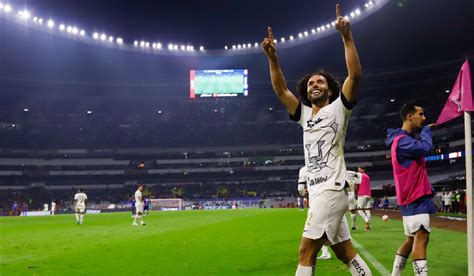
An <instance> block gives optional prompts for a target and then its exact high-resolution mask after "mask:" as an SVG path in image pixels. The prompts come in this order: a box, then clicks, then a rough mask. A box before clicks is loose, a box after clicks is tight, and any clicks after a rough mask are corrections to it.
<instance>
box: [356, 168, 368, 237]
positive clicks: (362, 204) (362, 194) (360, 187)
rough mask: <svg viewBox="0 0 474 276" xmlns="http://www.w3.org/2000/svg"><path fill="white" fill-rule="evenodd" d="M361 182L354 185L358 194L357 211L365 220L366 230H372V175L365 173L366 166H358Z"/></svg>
mask: <svg viewBox="0 0 474 276" xmlns="http://www.w3.org/2000/svg"><path fill="white" fill-rule="evenodd" d="M357 171H358V173H359V174H358V177H359V184H356V185H354V191H355V193H356V194H357V212H358V213H359V215H360V216H361V217H362V219H364V221H365V231H369V230H370V218H371V213H370V210H372V204H371V200H372V191H371V190H370V177H369V176H368V175H367V174H366V173H365V168H364V167H358V168H357Z"/></svg>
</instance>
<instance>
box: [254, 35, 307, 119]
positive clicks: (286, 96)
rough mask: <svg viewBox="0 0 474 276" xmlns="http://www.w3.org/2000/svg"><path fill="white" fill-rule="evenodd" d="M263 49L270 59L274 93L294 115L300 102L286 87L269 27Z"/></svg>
mask: <svg viewBox="0 0 474 276" xmlns="http://www.w3.org/2000/svg"><path fill="white" fill-rule="evenodd" d="M262 48H263V51H264V52H265V54H266V55H267V57H268V65H269V66H270V77H271V79H272V86H273V91H275V94H276V95H277V96H278V98H279V99H280V101H281V102H282V103H283V105H284V106H285V108H286V110H287V111H288V113H289V114H291V115H294V114H295V112H296V109H297V108H298V104H299V100H298V98H296V96H295V95H294V94H293V93H292V92H291V91H290V90H289V89H288V87H287V86H286V80H285V77H284V76H283V72H282V71H281V68H280V63H279V61H278V56H277V54H276V47H275V42H274V41H273V32H272V28H271V27H268V37H266V38H265V39H264V40H263V42H262Z"/></svg>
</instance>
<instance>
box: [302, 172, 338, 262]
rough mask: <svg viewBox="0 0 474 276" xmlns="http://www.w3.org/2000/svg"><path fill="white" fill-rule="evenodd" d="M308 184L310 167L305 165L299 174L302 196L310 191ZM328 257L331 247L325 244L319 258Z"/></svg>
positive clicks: (329, 257)
mask: <svg viewBox="0 0 474 276" xmlns="http://www.w3.org/2000/svg"><path fill="white" fill-rule="evenodd" d="M307 184H308V168H307V167H306V166H304V167H302V168H301V169H300V172H299V176H298V192H299V193H300V195H301V197H300V198H304V197H306V196H307V193H308V189H307ZM308 205H309V206H311V204H308ZM303 206H304V205H303ZM310 208H311V207H310ZM303 210H304V208H303ZM315 211H316V210H312V212H315ZM328 259H331V253H330V252H329V247H328V246H327V245H323V247H321V256H319V257H318V260H328Z"/></svg>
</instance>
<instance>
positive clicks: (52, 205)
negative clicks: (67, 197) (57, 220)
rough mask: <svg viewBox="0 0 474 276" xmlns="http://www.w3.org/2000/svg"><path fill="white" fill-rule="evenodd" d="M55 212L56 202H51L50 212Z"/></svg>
mask: <svg viewBox="0 0 474 276" xmlns="http://www.w3.org/2000/svg"><path fill="white" fill-rule="evenodd" d="M55 210H56V202H54V201H53V202H51V211H55Z"/></svg>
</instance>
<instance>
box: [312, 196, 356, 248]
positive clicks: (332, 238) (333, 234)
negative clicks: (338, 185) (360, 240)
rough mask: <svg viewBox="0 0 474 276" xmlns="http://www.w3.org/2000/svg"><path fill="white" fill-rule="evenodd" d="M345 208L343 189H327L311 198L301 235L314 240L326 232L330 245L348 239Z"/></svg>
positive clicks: (345, 201) (345, 200) (349, 237)
mask: <svg viewBox="0 0 474 276" xmlns="http://www.w3.org/2000/svg"><path fill="white" fill-rule="evenodd" d="M346 210H347V193H346V191H345V190H340V191H331V190H327V191H324V192H322V193H321V194H319V195H317V196H316V197H314V198H311V200H310V207H309V210H308V217H307V219H306V223H305V226H304V231H303V237H305V238H308V239H312V240H316V239H319V238H321V237H322V236H323V235H324V233H326V236H327V239H328V241H329V243H330V244H331V245H334V244H338V243H341V242H343V241H347V240H350V239H351V234H350V232H349V226H348V225H347V221H346V217H345V215H344V214H345V213H346Z"/></svg>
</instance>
